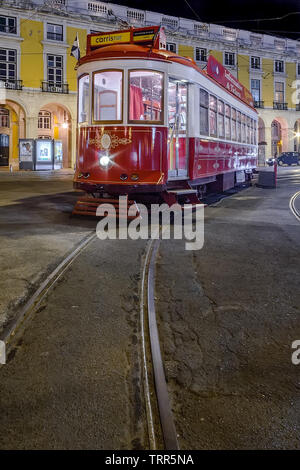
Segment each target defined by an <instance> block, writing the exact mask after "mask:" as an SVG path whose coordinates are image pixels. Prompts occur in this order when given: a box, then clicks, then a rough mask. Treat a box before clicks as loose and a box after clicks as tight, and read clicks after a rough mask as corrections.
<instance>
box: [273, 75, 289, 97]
mask: <svg viewBox="0 0 300 470" xmlns="http://www.w3.org/2000/svg"><path fill="white" fill-rule="evenodd" d="M276 83H282V84H283V101H277V100H276V99H275V93H276ZM274 102H276V103H286V90H285V81H284V80H278V79H276V80H274Z"/></svg>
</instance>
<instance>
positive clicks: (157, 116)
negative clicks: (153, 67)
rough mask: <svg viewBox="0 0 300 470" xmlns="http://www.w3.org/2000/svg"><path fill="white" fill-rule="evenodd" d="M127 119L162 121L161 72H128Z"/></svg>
mask: <svg viewBox="0 0 300 470" xmlns="http://www.w3.org/2000/svg"><path fill="white" fill-rule="evenodd" d="M129 87H130V88H129V90H130V92H129V121H141V122H145V121H154V122H161V123H162V122H163V74H162V73H160V72H152V71H149V70H135V71H131V72H129Z"/></svg>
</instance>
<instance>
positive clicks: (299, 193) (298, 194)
mask: <svg viewBox="0 0 300 470" xmlns="http://www.w3.org/2000/svg"><path fill="white" fill-rule="evenodd" d="M298 197H300V191H297V192H296V193H295V194H294V195H293V196H292V197H291V199H290V204H289V206H290V209H291V211H292V213H293V214H294V216H295V217H296V219H297V220H299V222H300V212H299V211H298V210H297V209H296V205H295V201H296V199H297V198H298Z"/></svg>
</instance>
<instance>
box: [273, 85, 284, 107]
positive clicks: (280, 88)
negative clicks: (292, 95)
mask: <svg viewBox="0 0 300 470" xmlns="http://www.w3.org/2000/svg"><path fill="white" fill-rule="evenodd" d="M275 101H276V103H284V83H283V82H275Z"/></svg>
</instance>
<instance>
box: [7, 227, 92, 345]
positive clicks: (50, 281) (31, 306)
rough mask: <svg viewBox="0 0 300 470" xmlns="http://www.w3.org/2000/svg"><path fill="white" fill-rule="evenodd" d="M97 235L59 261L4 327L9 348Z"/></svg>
mask: <svg viewBox="0 0 300 470" xmlns="http://www.w3.org/2000/svg"><path fill="white" fill-rule="evenodd" d="M96 236H97V235H96V234H95V233H94V232H93V233H92V234H90V235H89V236H88V237H87V238H85V239H84V240H83V241H82V242H80V243H79V245H77V247H76V248H75V249H74V250H73V251H72V252H71V253H70V254H69V255H68V256H66V257H65V259H64V260H63V261H62V262H61V263H59V265H58V266H57V267H56V268H55V269H54V271H52V272H51V274H49V276H47V278H46V279H45V280H44V281H43V282H42V284H41V285H40V286H39V288H38V289H37V290H36V291H35V293H34V294H33V295H32V296H31V297H30V299H29V300H28V301H27V302H26V304H25V305H24V307H23V308H22V309H21V310H20V312H19V313H18V315H17V317H16V319H15V320H14V321H13V323H11V324H10V325H9V326H8V327H7V328H5V329H4V331H3V333H2V335H1V338H0V339H1V340H2V341H3V342H4V343H5V345H6V348H7V350H8V348H9V346H10V343H12V342H13V339H14V337H15V335H16V333H17V331H18V330H19V328H20V327H21V326H24V324H25V322H26V321H28V319H29V318H30V316H31V314H32V313H33V312H34V311H36V310H37V309H38V307H39V306H40V305H41V302H42V301H43V299H44V298H45V296H46V295H47V294H48V292H49V291H50V290H51V289H52V287H53V286H54V285H55V284H56V282H57V281H58V280H59V279H60V277H61V276H62V275H63V274H64V273H65V271H66V270H67V269H68V268H69V266H70V265H71V264H72V263H73V262H74V261H75V259H76V258H77V257H78V256H79V254H80V253H81V252H82V251H83V250H84V249H85V248H86V247H87V246H88V245H89V243H91V242H92V241H93V240H94V239H95V238H96Z"/></svg>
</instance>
